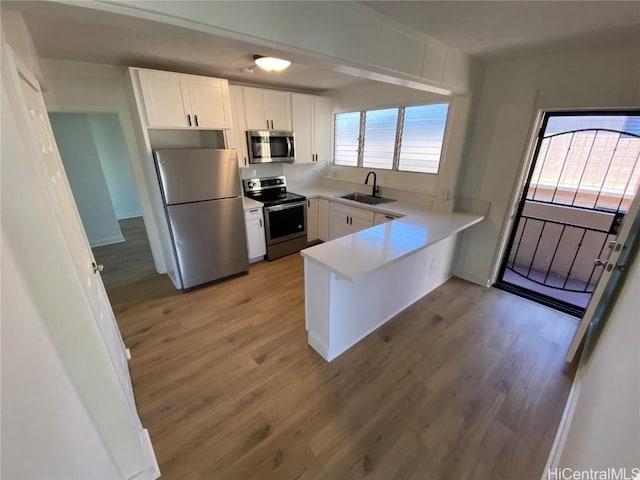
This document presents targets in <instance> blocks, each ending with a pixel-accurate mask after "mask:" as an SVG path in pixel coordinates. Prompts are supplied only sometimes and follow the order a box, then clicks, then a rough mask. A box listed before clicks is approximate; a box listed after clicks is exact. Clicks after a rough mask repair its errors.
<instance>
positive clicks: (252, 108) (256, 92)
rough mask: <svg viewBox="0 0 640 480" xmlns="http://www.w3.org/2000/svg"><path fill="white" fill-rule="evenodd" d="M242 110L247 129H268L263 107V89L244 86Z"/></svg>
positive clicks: (268, 125)
mask: <svg viewBox="0 0 640 480" xmlns="http://www.w3.org/2000/svg"><path fill="white" fill-rule="evenodd" d="M244 111H245V119H246V121H247V130H268V129H269V128H270V126H271V124H267V114H266V112H265V108H264V90H260V89H259V88H244Z"/></svg>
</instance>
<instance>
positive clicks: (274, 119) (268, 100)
mask: <svg viewBox="0 0 640 480" xmlns="http://www.w3.org/2000/svg"><path fill="white" fill-rule="evenodd" d="M264 109H265V112H266V118H267V120H269V121H270V126H271V129H272V130H285V131H288V130H291V94H290V93H288V92H276V91H273V90H264Z"/></svg>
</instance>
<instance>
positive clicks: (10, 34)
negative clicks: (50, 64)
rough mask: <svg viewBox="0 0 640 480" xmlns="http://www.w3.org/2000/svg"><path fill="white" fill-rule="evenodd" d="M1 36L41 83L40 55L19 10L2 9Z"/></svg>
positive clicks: (42, 76) (42, 77) (42, 78)
mask: <svg viewBox="0 0 640 480" xmlns="http://www.w3.org/2000/svg"><path fill="white" fill-rule="evenodd" d="M1 17H2V37H3V39H4V40H5V41H6V42H7V43H8V44H9V45H11V48H12V49H13V51H14V52H15V54H16V57H17V61H19V62H22V63H24V65H25V66H26V68H27V69H28V70H29V71H30V72H31V73H32V75H33V76H34V77H36V80H38V81H39V82H40V83H41V84H42V83H43V81H44V75H43V73H42V68H41V66H40V59H39V58H40V57H39V56H38V52H37V51H36V47H35V45H34V44H33V40H32V38H31V35H30V34H29V30H28V29H27V25H26V24H25V23H24V18H22V15H21V14H20V13H19V12H14V11H12V10H6V9H4V8H3V9H2V15H1Z"/></svg>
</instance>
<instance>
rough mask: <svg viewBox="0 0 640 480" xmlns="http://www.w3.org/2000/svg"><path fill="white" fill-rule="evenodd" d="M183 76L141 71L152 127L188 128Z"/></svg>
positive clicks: (145, 102) (148, 118) (148, 117)
mask: <svg viewBox="0 0 640 480" xmlns="http://www.w3.org/2000/svg"><path fill="white" fill-rule="evenodd" d="M181 77H182V75H180V74H178V73H170V72H154V71H149V70H141V71H140V86H141V87H142V96H143V98H144V106H145V109H146V111H147V124H148V125H149V126H150V127H180V128H182V127H188V126H189V123H188V120H187V112H186V108H185V100H186V101H187V102H188V94H186V92H184V93H183V91H182V82H181Z"/></svg>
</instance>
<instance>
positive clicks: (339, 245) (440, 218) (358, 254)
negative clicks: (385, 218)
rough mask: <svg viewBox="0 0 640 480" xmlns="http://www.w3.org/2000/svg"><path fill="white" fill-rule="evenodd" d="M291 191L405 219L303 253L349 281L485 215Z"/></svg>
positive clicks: (314, 190) (319, 190)
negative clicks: (364, 202)
mask: <svg viewBox="0 0 640 480" xmlns="http://www.w3.org/2000/svg"><path fill="white" fill-rule="evenodd" d="M291 190H292V191H293V192H295V193H299V194H301V195H305V196H307V197H309V198H314V197H321V198H327V199H329V200H331V201H337V202H340V203H344V204H345V205H351V206H353V207H358V208H363V209H366V210H372V211H374V212H382V213H388V214H391V215H396V216H403V218H399V219H397V220H393V221H392V222H387V223H383V224H381V225H377V226H374V227H371V228H367V229H366V230H362V231H360V232H357V233H354V234H352V235H347V236H344V237H341V238H337V239H335V240H331V241H329V242H326V243H322V244H320V245H316V246H314V247H311V248H307V249H305V250H302V251H301V252H300V253H301V255H302V256H303V257H305V258H307V259H310V260H313V261H315V262H318V263H320V264H321V265H323V266H324V267H326V268H327V269H329V270H331V271H332V272H334V273H335V274H337V275H339V276H341V277H343V278H345V279H347V280H349V281H353V280H355V279H357V278H358V277H360V276H362V275H365V274H367V273H369V272H372V271H373V270H376V269H378V268H380V267H382V266H384V265H387V264H389V263H392V262H394V261H397V260H400V259H401V258H404V257H406V256H408V255H410V254H412V253H414V252H417V251H418V250H421V249H423V248H427V247H429V246H430V245H433V244H434V243H437V242H438V241H440V240H443V239H445V238H447V237H449V236H451V235H453V234H455V233H457V232H460V231H462V230H464V229H466V228H469V227H470V226H472V225H475V224H476V223H479V222H481V221H482V220H483V219H484V216H482V215H477V214H474V213H462V212H455V213H446V212H438V211H434V210H430V209H428V208H427V207H424V206H421V205H417V204H413V203H409V202H402V201H397V202H391V203H384V204H378V205H376V206H375V207H374V206H371V205H366V204H362V203H360V202H355V201H352V200H345V199H342V198H336V197H337V196H339V195H344V194H346V193H350V192H347V191H344V190H339V189H335V188H327V187H322V186H320V187H295V188H292V189H291Z"/></svg>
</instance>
